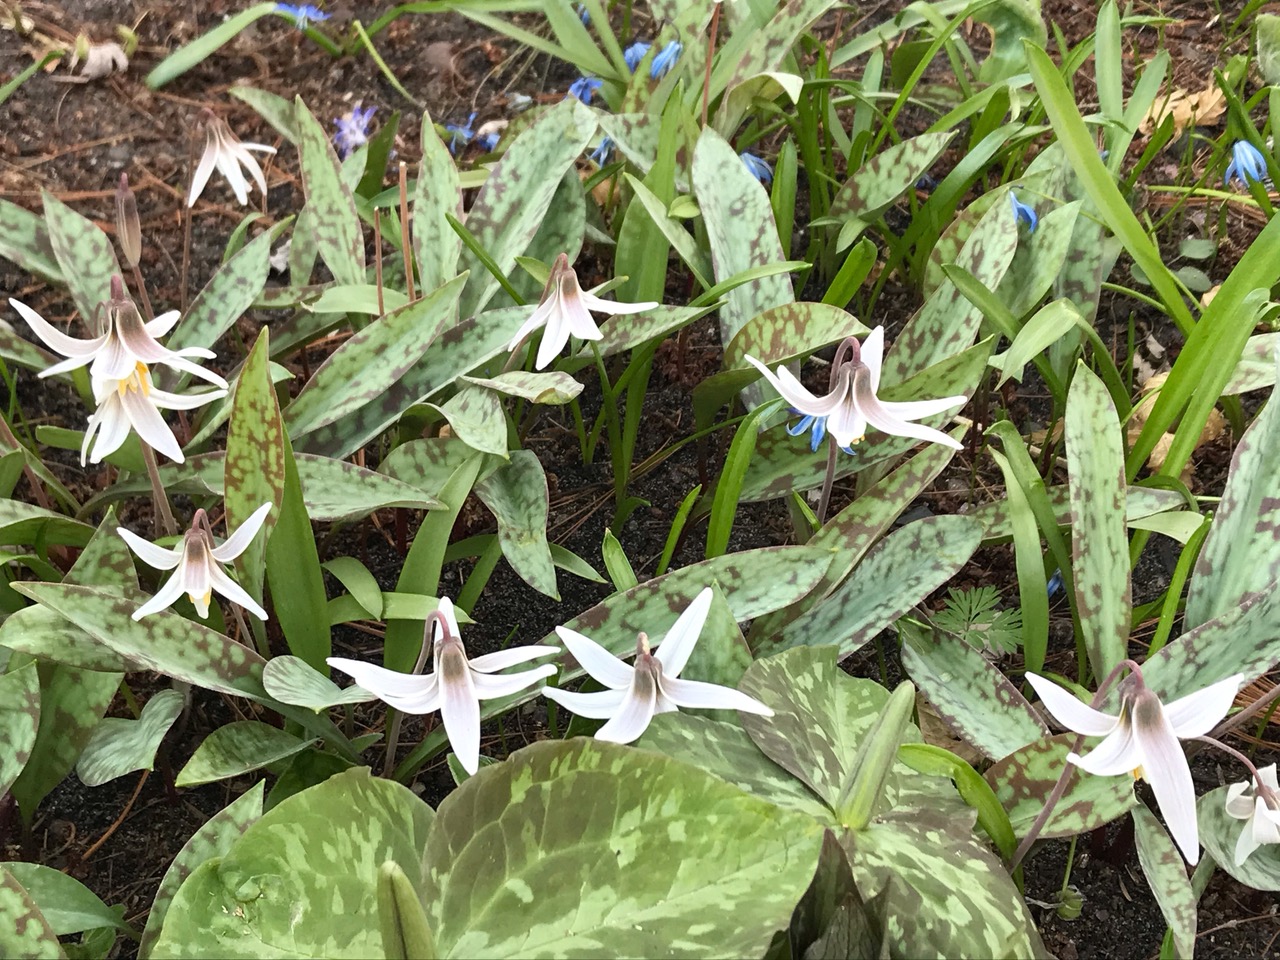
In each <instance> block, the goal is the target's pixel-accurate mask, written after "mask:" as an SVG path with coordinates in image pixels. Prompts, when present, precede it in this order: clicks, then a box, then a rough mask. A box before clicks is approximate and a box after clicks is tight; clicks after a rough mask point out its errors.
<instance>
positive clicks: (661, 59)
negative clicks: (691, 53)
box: [649, 40, 684, 80]
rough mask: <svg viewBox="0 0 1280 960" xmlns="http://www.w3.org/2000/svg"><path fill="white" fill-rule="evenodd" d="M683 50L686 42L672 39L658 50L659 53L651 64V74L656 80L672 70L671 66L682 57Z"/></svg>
mask: <svg viewBox="0 0 1280 960" xmlns="http://www.w3.org/2000/svg"><path fill="white" fill-rule="evenodd" d="M683 52H684V44H682V43H681V42H680V41H679V40H672V41H671V42H670V43H668V44H667V45H666V46H665V47H663V48H662V49H661V50H659V51H658V55H657V56H656V57H654V58H653V63H651V64H649V76H650V77H652V78H653V79H654V80H657V79H659V78H661V77H665V76H666V75H667V74H668V73H670V72H671V68H672V67H674V66H675V65H676V61H677V60H679V59H680V54H681V53H683Z"/></svg>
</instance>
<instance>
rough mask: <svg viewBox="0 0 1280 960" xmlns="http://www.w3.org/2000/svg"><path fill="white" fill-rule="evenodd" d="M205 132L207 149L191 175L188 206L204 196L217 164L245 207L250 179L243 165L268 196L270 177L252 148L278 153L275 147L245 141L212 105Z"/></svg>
mask: <svg viewBox="0 0 1280 960" xmlns="http://www.w3.org/2000/svg"><path fill="white" fill-rule="evenodd" d="M204 136H205V143H204V153H203V154H201V156H200V163H199V164H198V165H197V166H196V169H195V172H194V173H193V174H192V175H191V190H190V191H189V192H188V193H187V206H188V207H194V206H195V204H196V200H198V199H199V198H200V194H202V193H203V192H204V188H205V186H206V185H207V184H208V183H209V177H211V176H212V175H213V171H214V168H215V167H216V168H217V169H218V170H220V171H222V175H223V176H224V177H226V178H227V183H229V184H230V185H231V190H232V192H233V193H235V195H236V200H237V201H239V203H240V206H242V207H243V206H245V205H247V204H248V202H249V181H248V180H246V179H245V176H244V173H243V172H242V171H241V169H240V168H241V167H242V166H243V167H244V169H245V170H247V171H249V175H250V176H251V177H253V182H254V183H256V184H257V185H258V189H259V190H261V191H262V195H263V196H264V197H265V196H266V195H267V178H266V177H265V176H264V175H263V173H262V167H261V166H259V165H258V161H257V160H256V159H255V158H254V156H253V154H252V153H250V152H249V151H250V150H259V151H261V152H263V153H275V152H276V148H275V147H269V146H267V145H266V144H264V143H244V142H242V141H241V140H240V138H239V137H237V136H236V135H235V134H234V133H232V132H231V128H230V127H229V126H227V122H226V121H225V120H223V119H222V118H221V117H219V116H218V115H217V114H215V113H214V112H213V111H212V110H208V109H206V110H205V111H204Z"/></svg>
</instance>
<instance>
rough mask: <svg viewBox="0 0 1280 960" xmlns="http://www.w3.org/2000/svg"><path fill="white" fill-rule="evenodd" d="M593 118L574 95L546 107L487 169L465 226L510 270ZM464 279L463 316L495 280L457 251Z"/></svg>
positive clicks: (480, 304) (591, 129)
mask: <svg viewBox="0 0 1280 960" xmlns="http://www.w3.org/2000/svg"><path fill="white" fill-rule="evenodd" d="M595 130H596V121H595V116H594V114H593V113H592V112H591V110H589V109H588V108H587V107H586V106H585V105H584V104H583V103H582V102H581V101H579V100H578V98H577V97H569V98H567V99H565V100H563V101H562V102H560V103H558V104H556V105H555V106H554V107H551V108H550V109H548V110H547V111H546V113H544V114H543V115H542V116H541V117H539V118H538V119H537V120H536V121H535V122H534V123H533V125H532V126H530V127H529V129H528V130H526V131H524V133H522V134H520V136H518V137H516V138H515V140H513V141H512V143H511V145H510V146H509V147H508V148H507V152H506V153H505V154H503V157H502V159H501V160H500V161H499V162H498V164H497V165H496V166H495V167H494V168H493V169H492V170H491V171H490V173H489V179H488V180H487V181H485V185H484V186H483V187H481V188H480V193H479V195H478V196H477V197H476V199H475V202H474V203H473V204H472V205H471V208H470V209H469V210H468V211H467V229H468V230H469V231H470V232H471V234H472V236H474V237H475V238H476V240H477V241H478V242H479V244H480V246H481V247H482V248H483V249H484V250H485V251H486V252H487V253H488V254H489V256H490V257H491V258H492V259H493V260H494V262H495V263H497V265H498V269H499V270H502V271H503V272H505V273H508V274H510V272H511V270H512V268H513V267H514V266H515V258H516V257H517V256H521V255H523V254H524V252H525V250H526V249H527V248H528V247H529V244H530V243H532V241H533V238H534V237H535V236H536V235H537V232H538V229H539V227H540V226H541V225H542V221H543V219H544V218H545V217H546V216H547V213H548V210H549V208H550V206H551V202H552V198H553V197H554V196H555V194H556V190H557V189H558V188H559V186H560V182H561V178H562V177H563V176H564V174H565V171H567V170H569V169H570V168H571V167H572V166H573V164H574V162H575V161H576V160H577V158H578V156H579V155H580V154H581V153H582V150H583V148H585V147H586V145H587V144H588V143H589V142H590V141H591V137H592V136H593V135H594V134H595ZM462 265H463V267H464V268H465V269H467V270H468V271H470V279H469V280H468V281H467V287H466V289H465V290H464V291H463V293H462V299H461V301H460V304H459V307H460V310H461V315H462V316H463V317H470V316H472V315H473V314H476V313H479V312H480V311H481V310H482V309H484V306H485V304H487V303H488V302H489V299H490V298H491V297H492V296H493V294H494V293H495V292H496V291H497V289H498V281H497V280H496V279H494V277H493V276H492V275H491V274H490V273H489V271H488V270H486V269H485V267H484V265H483V264H482V263H481V262H480V259H479V258H478V257H476V255H475V254H474V253H472V252H471V251H470V250H466V251H464V252H463V255H462Z"/></svg>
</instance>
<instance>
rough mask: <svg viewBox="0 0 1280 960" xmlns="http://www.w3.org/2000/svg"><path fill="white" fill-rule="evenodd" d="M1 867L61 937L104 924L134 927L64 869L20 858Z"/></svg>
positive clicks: (116, 926)
mask: <svg viewBox="0 0 1280 960" xmlns="http://www.w3.org/2000/svg"><path fill="white" fill-rule="evenodd" d="M0 869H2V870H4V871H6V872H7V873H8V874H9V875H10V876H12V877H13V878H14V879H15V880H17V881H18V882H19V883H20V884H22V887H23V889H25V890H26V891H27V894H28V896H30V897H31V899H32V900H34V901H35V903H36V905H37V906H38V907H39V908H40V912H41V913H42V914H44V918H45V920H46V921H48V923H49V926H50V927H52V928H53V931H54V933H56V934H57V935H58V936H60V937H61V936H66V935H67V934H71V933H83V932H84V931H85V930H97V929H100V928H102V927H109V928H111V929H113V930H131V929H132V928H131V927H130V926H129V925H128V924H127V923H125V922H124V921H123V920H121V919H120V915H119V914H118V913H116V912H115V911H114V910H112V909H111V908H110V907H108V906H107V905H106V904H105V903H103V902H102V900H101V899H100V898H99V897H98V895H97V894H96V893H94V892H93V891H92V890H90V889H89V888H88V887H86V886H85V885H84V884H83V883H81V882H80V881H79V880H77V879H76V878H75V877H73V876H70V875H69V874H66V873H63V872H62V871H61V870H55V869H54V868H53V867H46V866H44V865H43V864H40V863H26V862H24V861H21V860H17V861H10V862H8V863H0ZM7 955H8V954H6V956H7Z"/></svg>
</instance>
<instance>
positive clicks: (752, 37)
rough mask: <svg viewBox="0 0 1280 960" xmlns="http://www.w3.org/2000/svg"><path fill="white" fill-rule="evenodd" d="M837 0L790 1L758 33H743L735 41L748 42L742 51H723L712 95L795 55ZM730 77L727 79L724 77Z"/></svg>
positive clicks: (713, 79) (712, 86) (716, 71)
mask: <svg viewBox="0 0 1280 960" xmlns="http://www.w3.org/2000/svg"><path fill="white" fill-rule="evenodd" d="M835 5H836V0H790V2H788V3H787V4H786V6H784V7H783V8H782V9H781V10H779V11H778V12H777V13H776V14H774V16H773V19H772V20H770V21H769V22H768V23H767V24H765V26H764V27H763V28H761V29H759V30H743V31H739V32H738V34H737V35H736V36H735V37H734V38H733V39H737V38H738V37H741V38H742V39H743V40H745V43H743V44H742V45H741V48H740V49H737V48H736V47H737V45H736V44H735V45H734V47H735V49H733V50H730V49H729V48H728V47H726V49H724V50H722V51H721V52H720V57H719V59H718V63H719V66H718V67H717V68H716V69H715V70H714V71H713V73H712V81H711V94H712V96H714V95H716V94H717V93H719V92H720V91H721V90H731V89H733V88H734V87H736V86H737V85H738V84H740V83H742V82H743V81H745V80H748V79H750V78H751V77H753V76H755V75H756V74H758V73H767V72H768V71H770V70H776V69H777V68H778V67H779V66H781V65H782V63H783V62H784V61H785V60H786V58H787V57H789V56H790V55H791V54H792V51H793V49H794V48H795V45H796V41H797V40H799V38H800V35H801V34H802V33H804V31H805V30H806V29H807V28H808V27H809V24H811V23H813V21H815V20H817V19H818V18H819V17H820V16H822V15H823V14H824V13H826V12H827V11H828V10H829V9H831V8H832V7H834V6H835ZM726 75H727V76H728V79H727V80H726V79H725V77H726Z"/></svg>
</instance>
